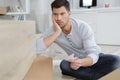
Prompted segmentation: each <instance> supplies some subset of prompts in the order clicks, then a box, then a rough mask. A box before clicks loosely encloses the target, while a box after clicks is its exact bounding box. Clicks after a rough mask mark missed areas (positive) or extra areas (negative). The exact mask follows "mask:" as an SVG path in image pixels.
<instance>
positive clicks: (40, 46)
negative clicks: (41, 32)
mask: <svg viewBox="0 0 120 80" xmlns="http://www.w3.org/2000/svg"><path fill="white" fill-rule="evenodd" d="M45 50H46V46H45V43H44V38H39V39H37V40H36V53H37V54H40V53H43V52H44V51H45Z"/></svg>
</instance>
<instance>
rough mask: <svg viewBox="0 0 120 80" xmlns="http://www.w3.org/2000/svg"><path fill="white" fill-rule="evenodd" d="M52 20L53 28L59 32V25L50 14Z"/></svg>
mask: <svg viewBox="0 0 120 80" xmlns="http://www.w3.org/2000/svg"><path fill="white" fill-rule="evenodd" d="M52 21H53V25H54V30H55V32H56V31H58V32H60V33H61V32H62V30H61V28H60V26H59V25H58V24H57V23H56V21H55V19H54V17H53V16H52Z"/></svg>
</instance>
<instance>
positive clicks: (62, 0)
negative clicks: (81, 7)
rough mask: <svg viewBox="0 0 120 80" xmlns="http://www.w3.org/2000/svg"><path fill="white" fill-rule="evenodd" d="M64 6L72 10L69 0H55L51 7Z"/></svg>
mask: <svg viewBox="0 0 120 80" xmlns="http://www.w3.org/2000/svg"><path fill="white" fill-rule="evenodd" d="M62 6H64V7H65V8H66V10H68V11H70V3H69V2H68V1H67V0H54V1H53V2H52V4H51V9H52V10H53V8H60V7H62Z"/></svg>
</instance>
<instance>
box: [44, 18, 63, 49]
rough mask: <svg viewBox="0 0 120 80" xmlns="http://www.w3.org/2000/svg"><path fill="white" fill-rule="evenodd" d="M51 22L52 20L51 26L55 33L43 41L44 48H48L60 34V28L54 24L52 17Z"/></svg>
mask: <svg viewBox="0 0 120 80" xmlns="http://www.w3.org/2000/svg"><path fill="white" fill-rule="evenodd" d="M52 20H53V26H54V30H55V32H54V33H53V34H51V35H49V36H48V37H46V38H45V39H44V43H45V45H46V48H48V47H49V46H50V45H51V44H52V43H53V42H54V41H55V40H56V38H57V37H58V36H59V35H60V34H61V32H62V30H61V28H60V26H59V25H58V24H57V23H56V21H55V19H54V17H53V16H52Z"/></svg>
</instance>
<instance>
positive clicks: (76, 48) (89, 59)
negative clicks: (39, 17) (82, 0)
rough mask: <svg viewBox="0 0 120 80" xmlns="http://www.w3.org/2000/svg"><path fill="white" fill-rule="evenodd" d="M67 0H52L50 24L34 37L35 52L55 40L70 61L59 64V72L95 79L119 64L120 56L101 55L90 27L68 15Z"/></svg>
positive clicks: (88, 79) (40, 50)
mask: <svg viewBox="0 0 120 80" xmlns="http://www.w3.org/2000/svg"><path fill="white" fill-rule="evenodd" d="M69 6H70V5H69V2H68V1H67V0H55V1H53V3H52V4H51V8H52V20H53V26H52V27H50V28H49V29H48V30H47V31H46V32H45V33H44V34H42V36H41V38H40V39H38V40H37V53H40V52H42V51H44V50H46V48H48V47H49V46H50V45H51V44H52V43H53V42H55V43H57V44H58V45H59V46H60V47H61V48H62V49H64V50H65V51H66V53H67V54H68V55H71V54H74V55H75V57H74V58H73V59H70V60H63V61H62V62H61V64H60V68H61V71H62V74H65V75H69V76H73V77H76V78H78V79H83V80H97V79H99V78H100V77H102V76H104V75H106V74H108V73H110V72H111V71H113V70H115V69H117V68H118V67H120V58H119V57H118V56H115V55H108V54H102V53H101V52H100V48H99V47H98V46H97V44H96V43H95V40H94V34H93V32H92V30H91V28H90V26H89V25H88V24H87V23H85V22H83V21H81V20H78V19H74V18H70V15H71V12H70V7H69Z"/></svg>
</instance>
